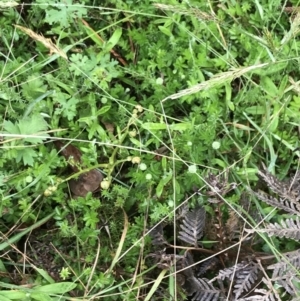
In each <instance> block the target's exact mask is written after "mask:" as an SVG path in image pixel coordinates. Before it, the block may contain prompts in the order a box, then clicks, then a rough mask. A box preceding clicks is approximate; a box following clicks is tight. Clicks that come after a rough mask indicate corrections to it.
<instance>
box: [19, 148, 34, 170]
mask: <svg viewBox="0 0 300 301" xmlns="http://www.w3.org/2000/svg"><path fill="white" fill-rule="evenodd" d="M35 157H37V153H36V152H35V151H34V150H33V149H32V148H29V147H26V148H23V149H18V150H17V158H16V161H17V163H19V162H20V161H21V160H23V163H24V165H29V166H33V163H34V160H33V158H35Z"/></svg>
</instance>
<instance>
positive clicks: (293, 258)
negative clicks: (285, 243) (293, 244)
mask: <svg viewBox="0 0 300 301" xmlns="http://www.w3.org/2000/svg"><path fill="white" fill-rule="evenodd" d="M299 267H300V249H298V250H296V251H294V252H290V253H288V254H285V258H284V259H283V260H282V261H280V262H277V263H275V264H272V265H270V266H268V267H267V269H268V270H274V271H273V274H272V280H278V279H281V278H283V277H285V276H286V275H288V273H289V275H290V273H291V271H293V272H294V274H295V273H296V270H297V269H299Z"/></svg>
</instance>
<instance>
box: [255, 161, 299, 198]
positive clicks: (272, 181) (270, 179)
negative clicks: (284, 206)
mask: <svg viewBox="0 0 300 301" xmlns="http://www.w3.org/2000/svg"><path fill="white" fill-rule="evenodd" d="M258 175H259V176H260V177H261V178H262V179H263V180H264V181H265V182H266V184H267V185H268V187H269V188H270V189H271V190H272V191H273V192H275V193H277V194H278V195H279V196H280V197H281V198H283V199H289V200H290V201H292V202H298V201H299V200H300V195H299V192H298V191H297V190H298V189H295V185H294V183H295V182H296V181H295V178H294V180H291V181H289V182H288V183H285V182H283V181H280V180H278V179H277V178H276V177H275V176H273V175H272V174H271V173H270V172H269V171H268V170H267V168H266V167H265V166H263V170H259V171H258ZM296 177H297V178H298V177H299V175H296Z"/></svg>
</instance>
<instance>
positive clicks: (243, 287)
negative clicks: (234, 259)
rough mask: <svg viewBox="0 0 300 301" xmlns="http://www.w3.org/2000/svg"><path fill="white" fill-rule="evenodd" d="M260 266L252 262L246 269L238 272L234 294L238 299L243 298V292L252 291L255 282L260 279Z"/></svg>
mask: <svg viewBox="0 0 300 301" xmlns="http://www.w3.org/2000/svg"><path fill="white" fill-rule="evenodd" d="M259 270H260V269H259V265H258V264H256V263H254V262H251V263H250V264H248V265H246V266H245V268H244V269H241V270H239V271H238V272H236V281H235V282H236V283H235V285H234V291H233V292H234V294H235V296H236V298H238V297H239V296H241V294H242V293H243V292H248V291H249V290H251V289H252V287H253V285H254V284H255V281H256V280H257V278H258V272H259Z"/></svg>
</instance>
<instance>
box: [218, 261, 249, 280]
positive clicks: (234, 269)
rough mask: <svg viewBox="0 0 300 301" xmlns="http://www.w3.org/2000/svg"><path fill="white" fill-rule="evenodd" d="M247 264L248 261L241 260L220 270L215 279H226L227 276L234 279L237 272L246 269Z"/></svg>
mask: <svg viewBox="0 0 300 301" xmlns="http://www.w3.org/2000/svg"><path fill="white" fill-rule="evenodd" d="M247 264H248V263H246V262H240V263H237V264H235V265H234V266H232V267H230V268H227V269H223V270H220V271H219V275H218V276H217V277H216V278H214V279H213V281H214V280H216V279H221V280H224V279H226V278H228V279H229V280H230V281H232V279H233V278H234V276H235V274H236V273H238V272H239V271H242V270H243V269H245V267H246V266H247Z"/></svg>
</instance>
